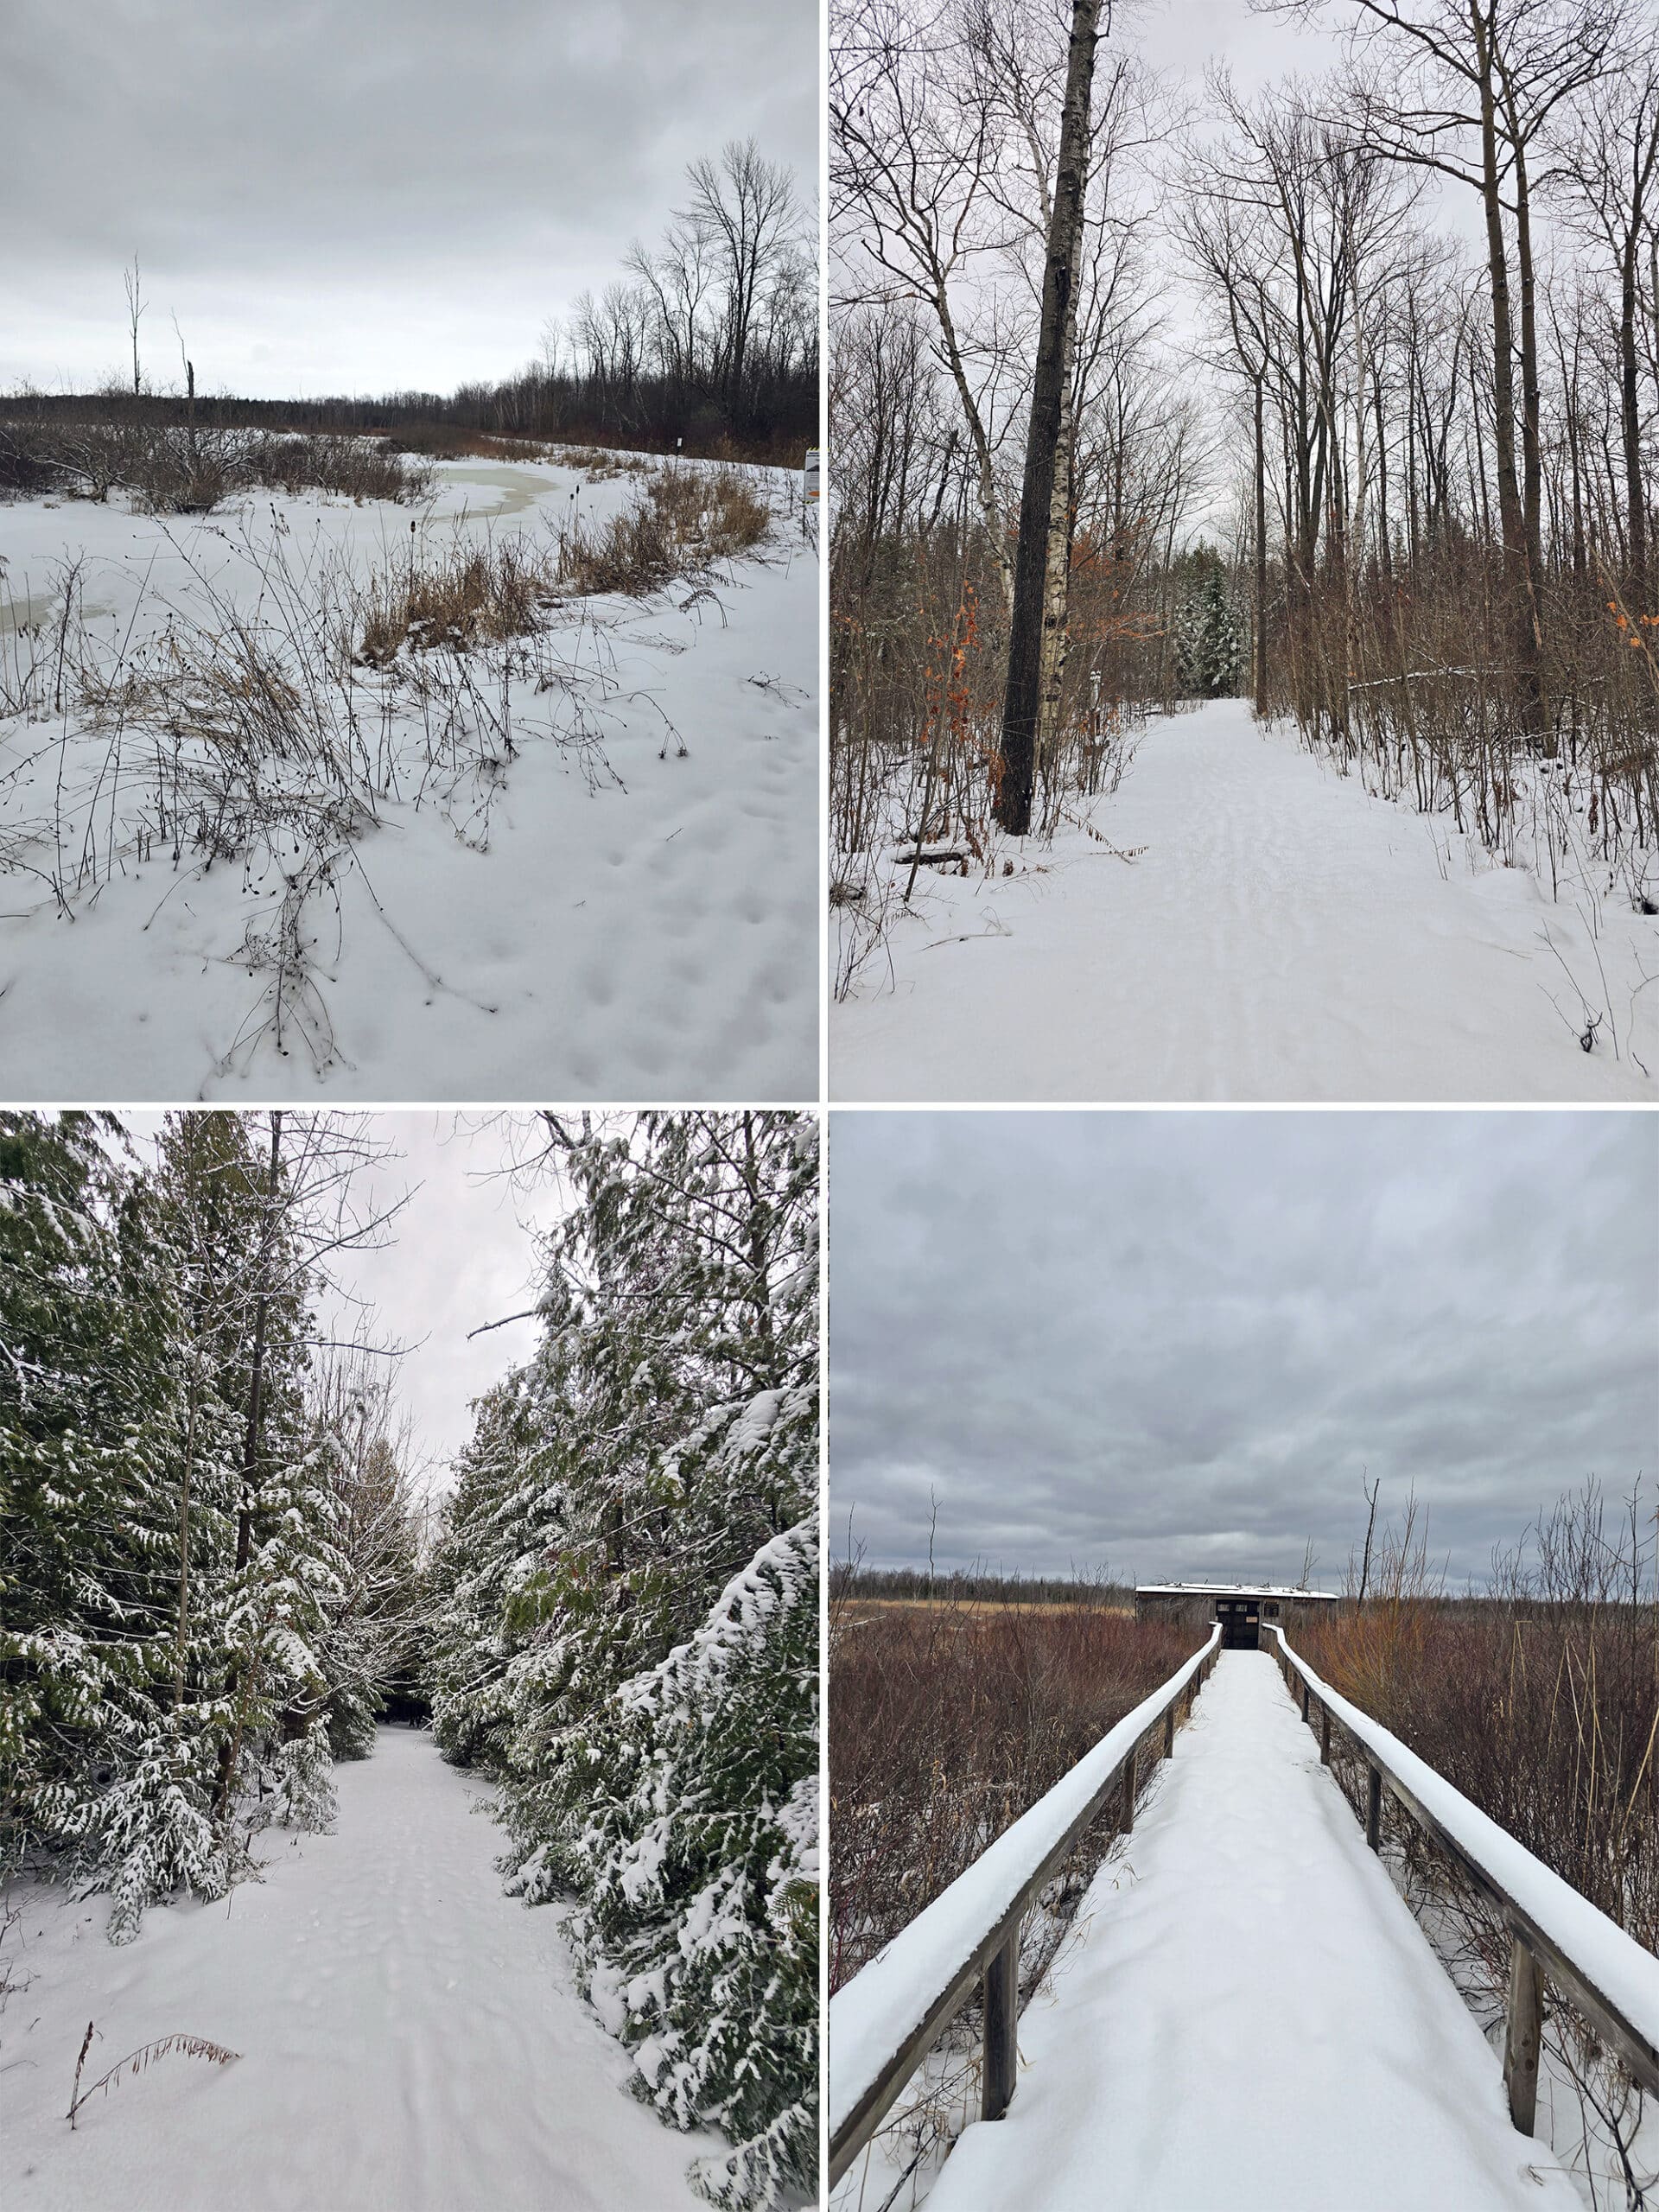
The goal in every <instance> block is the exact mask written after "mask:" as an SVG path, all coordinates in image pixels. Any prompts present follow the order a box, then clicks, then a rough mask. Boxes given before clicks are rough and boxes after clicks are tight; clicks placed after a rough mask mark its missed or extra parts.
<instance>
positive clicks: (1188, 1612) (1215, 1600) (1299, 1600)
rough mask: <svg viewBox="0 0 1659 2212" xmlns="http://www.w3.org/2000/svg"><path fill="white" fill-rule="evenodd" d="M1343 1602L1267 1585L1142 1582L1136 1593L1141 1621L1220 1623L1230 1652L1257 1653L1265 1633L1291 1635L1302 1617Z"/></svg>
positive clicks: (1325, 1595)
mask: <svg viewBox="0 0 1659 2212" xmlns="http://www.w3.org/2000/svg"><path fill="white" fill-rule="evenodd" d="M1339 1602H1340V1601H1339V1600H1338V1599H1337V1598H1335V1597H1333V1596H1332V1595H1331V1593H1330V1592H1328V1591H1324V1590H1278V1589H1274V1587H1273V1586H1271V1585H1270V1584H1268V1583H1264V1582H1143V1583H1141V1585H1139V1586H1138V1587H1137V1588H1136V1590H1135V1618H1137V1619H1138V1620H1147V1619H1165V1620H1170V1619H1173V1620H1185V1621H1190V1622H1192V1624H1193V1625H1194V1626H1195V1627H1196V1626H1198V1625H1200V1624H1207V1623H1209V1622H1211V1621H1219V1623H1220V1624H1221V1641H1222V1646H1223V1649H1225V1650H1228V1651H1255V1650H1257V1649H1259V1648H1260V1646H1261V1642H1262V1630H1263V1629H1264V1628H1273V1627H1279V1628H1282V1629H1283V1630H1285V1631H1286V1633H1287V1635H1288V1634H1290V1633H1292V1632H1293V1631H1294V1625H1295V1623H1296V1621H1297V1620H1298V1618H1301V1619H1306V1618H1307V1617H1308V1616H1309V1615H1310V1614H1311V1613H1313V1612H1317V1611H1319V1608H1320V1607H1321V1606H1323V1605H1337V1604H1338V1603H1339ZM1274 1649H1275V1650H1276V1649H1278V1647H1277V1645H1275V1646H1274Z"/></svg>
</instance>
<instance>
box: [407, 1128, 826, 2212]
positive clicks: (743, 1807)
mask: <svg viewBox="0 0 1659 2212" xmlns="http://www.w3.org/2000/svg"><path fill="white" fill-rule="evenodd" d="M518 1166H519V1172H520V1173H522V1174H524V1175H526V1176H529V1177H531V1178H538V1177H540V1176H543V1175H544V1174H546V1173H550V1172H554V1173H557V1174H558V1175H559V1176H560V1178H561V1179H562V1181H563V1185H564V1186H565V1188H566V1190H567V1192H568V1193H569V1197H570V1198H571V1199H572V1200H573V1201H574V1203H573V1205H572V1210H571V1211H570V1212H569V1214H568V1215H567V1216H566V1217H565V1219H564V1220H563V1223H562V1224H561V1225H560V1226H559V1228H558V1229H557V1230H555V1232H554V1233H553V1235H552V1236H550V1239H549V1240H548V1243H547V1248H546V1265H545V1270H544V1274H543V1288H542V1292H541V1296H540V1300H539V1305H538V1310H539V1313H540V1317H541V1330H542V1334H541V1339H540V1343H539V1344H538V1346H537V1350H536V1351H535V1352H534V1353H532V1355H531V1357H530V1358H529V1359H528V1360H527V1361H526V1362H525V1363H524V1364H523V1365H522V1366H521V1367H518V1368H517V1369H515V1370H513V1372H512V1374H511V1375H509V1376H507V1377H506V1378H505V1381H503V1382H502V1383H499V1384H498V1385H497V1386H496V1387H495V1388H494V1389H492V1390H490V1391H488V1392H486V1394H485V1395H484V1396H483V1397H482V1398H481V1399H480V1401H479V1402H478V1407H477V1425H476V1427H475V1430H474V1436H473V1440H472V1442H471V1444H470V1446H468V1448H467V1451H466V1452H465V1453H464V1454H463V1455H462V1458H461V1462H460V1465H459V1467H458V1469H457V1482H456V1488H455V1491H454V1497H453V1500H452V1502H451V1503H450V1505H449V1508H448V1514H447V1516H446V1521H445V1526H444V1529H443V1533H442V1540H441V1541H440V1543H439V1545H438V1548H437V1551H436V1554H435V1558H434V1560H433V1565H432V1585H433V1590H434V1594H435V1625H434V1631H433V1653H432V1660H431V1676H430V1679H431V1682H432V1687H433V1715H434V1726H435V1732H436V1735H437V1740H438V1743H439V1745H440V1746H441V1747H442V1750H443V1751H444V1752H445V1754H446V1756H447V1757H448V1758H451V1759H453V1760H454V1761H456V1762H457V1763H458V1764H463V1765H467V1766H472V1767H475V1768H478V1769H480V1770H482V1771H484V1772H485V1773H486V1774H488V1775H489V1776H491V1777H493V1779H494V1780H495V1781H496V1783H498V1785H499V1789H500V1793H501V1797H502V1801H503V1804H504V1808H505V1821H506V1824H507V1828H508V1833H509V1835H510V1838H511V1842H510V1846H509V1848H508V1851H507V1854H506V1857H505V1859H504V1861H503V1865H504V1866H505V1868H506V1870H507V1872H508V1878H509V1882H508V1885H509V1887H510V1888H511V1889H512V1890H514V1891H517V1892H518V1894H519V1895H521V1896H523V1897H526V1898H527V1899H529V1900H530V1901H531V1903H532V1904H537V1903H541V1902H543V1901H544V1900H546V1899H549V1898H551V1897H567V1898H575V1900H576V1910H575V1912H574V1914H573V1916H571V1918H570V1919H569V1921H567V1923H566V1927H567V1930H568V1932H569V1934H570V1936H571V1937H572V1939H573V1941H574V1942H575V1948H576V1951H577V1955H578V1960H579V1963H580V1966H581V1968H582V1975H583V1984H584V1987H585V1989H586V1991H587V1993H588V1995H589V1996H590V1997H591V1999H592V2000H593V2002H594V2005H595V2007H596V2008H597V2009H598V2011H599V2012H600V2014H601V2018H603V2019H604V2020H605V2022H606V2024H607V2026H608V2027H609V2028H610V2029H611V2030H612V2031H613V2033H614V2034H617V2035H619V2036H620V2037H621V2039H622V2041H623V2042H624V2044H626V2046H627V2047H628V2048H629V2050H631V2051H632V2054H633V2057H634V2063H635V2066H636V2069H637V2071H636V2074H635V2077H634V2082H633V2088H634V2090H635V2093H636V2094H638V2095H639V2096H640V2097H641V2098H643V2099H645V2101H647V2102H649V2103H650V2104H652V2106H653V2107H654V2108H655V2109H656V2110H657V2111H658V2112H659V2113H661V2114H662V2115H663V2116H664V2119H666V2120H669V2121H670V2122H671V2124H673V2125H674V2126H679V2127H684V2128H690V2127H697V2126H713V2127H715V2128H717V2129H719V2130H720V2131H721V2133H723V2134H725V2135H726V2136H727V2137H728V2139H730V2141H731V2143H732V2145H733V2148H732V2149H731V2151H730V2152H727V2153H724V2154H721V2155H719V2156H717V2157H715V2158H705V2159H700V2160H699V2161H697V2162H696V2165H695V2166H694V2168H693V2179H694V2182H695V2183H696V2186H697V2187H698V2188H699V2189H700V2190H701V2191H702V2194H703V2195H705V2196H708V2197H709V2198H710V2200H711V2201H712V2202H715V2203H717V2204H721V2205H723V2206H727V2207H728V2208H732V2212H749V2209H750V2208H753V2209H754V2212H760V2208H764V2207H770V2206H774V2205H777V2204H779V2203H784V2202H802V2203H804V2202H809V2201H810V2200H811V2199H812V2198H813V2196H814V2195H815V2193H816V2190H817V2010H818V2007H817V1955H818V1886H817V1851H818V1804H817V1790H818V1748H817V1680H818V1570H817V1560H818V1543H817V1461H818V1389H817V1360H818V1350H817V1338H818V1327H817V1284H818V1274H817V1127H816V1124H815V1122H814V1121H813V1118H812V1117H811V1116H810V1115H796V1114H782V1113H753V1112H745V1113H738V1114H678V1115H667V1114H661V1115H646V1116H641V1117H640V1118H639V1120H638V1121H637V1122H633V1123H632V1124H631V1125H626V1126H622V1127H619V1128H607V1127H605V1126H603V1125H602V1124H588V1123H586V1122H584V1123H583V1124H582V1126H580V1127H578V1126H576V1125H574V1124H570V1123H567V1122H563V1121H561V1120H560V1119H559V1118H558V1117H557V1116H543V1119H542V1122H541V1123H540V1126H539V1128H537V1130H535V1131H533V1132H531V1135H530V1137H529V1138H528V1139H527V1140H526V1141H524V1143H523V1144H522V1146H521V1150H520V1154H519V1162H518Z"/></svg>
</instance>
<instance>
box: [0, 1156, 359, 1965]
mask: <svg viewBox="0 0 1659 2212" xmlns="http://www.w3.org/2000/svg"><path fill="white" fill-rule="evenodd" d="M256 1126H257V1133H258V1138H259V1140H260V1141H256V1136H255V1129H256ZM331 1145H332V1139H331V1135H330V1132H329V1129H328V1128H327V1119H326V1117H316V1119H315V1121H314V1122H312V1123H310V1124H309V1125H308V1129H307V1131H306V1133H305V1134H304V1135H303V1138H302V1144H301V1147H300V1158H299V1176H298V1179H295V1178H293V1177H290V1175H289V1171H288V1168H287V1166H286V1164H285V1162H284V1160H283V1151H282V1119H281V1117H280V1116H270V1118H269V1120H268V1121H264V1122H260V1123H259V1124H257V1125H256V1124H255V1122H254V1121H253V1119H252V1117H248V1116H237V1115H233V1114H225V1113H201V1114H188V1115H180V1116H175V1117H173V1119H172V1121H171V1122H169V1123H168V1127H167V1128H166V1131H165V1133H164V1134H163V1135H162V1138H161V1140H160V1141H159V1144H158V1145H157V1147H156V1163H155V1166H154V1167H153V1168H150V1167H146V1166H142V1165H140V1164H139V1163H138V1161H137V1158H136V1156H135V1155H134V1153H133V1150H132V1148H131V1147H130V1145H129V1144H128V1143H127V1142H126V1140H125V1136H124V1132H123V1130H122V1128H121V1127H120V1125H119V1123H118V1122H117V1121H116V1120H115V1119H114V1118H113V1117H111V1116H98V1117H94V1116H86V1115H64V1116H57V1117H51V1116H43V1115H38V1114H16V1113H13V1114H6V1115H0V1869H4V1868H7V1867H12V1866H18V1865H20V1864H22V1863H26V1862H27V1863H30V1864H35V1865H37V1866H41V1868H42V1869H43V1871H48V1872H60V1873H63V1874H65V1875H67V1876H69V1877H71V1878H74V1879H75V1880H77V1881H79V1882H80V1883H82V1884H83V1885H85V1886H86V1888H88V1889H92V1888H97V1889H104V1890H107V1891H109V1892H110V1895H111V1915H110V1921H109V1932H110V1934H111V1937H113V1938H114V1939H115V1940H117V1941H121V1940H124V1939H125V1938H126V1937H128V1936H132V1935H134V1934H136V1933H137V1929H138V1926H139V1923H140V1919H141V1917H142V1915H143V1911H144V1910H145V1908H146V1907H147V1906H148V1905H149V1904H152V1903H153V1902H155V1901H156V1900H157V1899H160V1898H163V1897H168V1896H171V1895H173V1894H175V1892H177V1891H191V1892H194V1894H195V1895H197V1896H200V1897H215V1896H219V1895H222V1894H223V1892H224V1891H225V1889H226V1886H227V1885H228V1884H229V1883H230V1882H231V1881H232V1879H233V1878H235V1876H236V1875H237V1873H238V1872H240V1871H241V1869H242V1868H243V1866H245V1860H246V1838H247V1836H248V1834H249V1833H250V1832H251V1829H252V1828H253V1827H257V1826H258V1825H260V1824H262V1823H264V1822H265V1821H270V1820H271V1819H281V1820H286V1821H291V1822H295V1823H303V1824H309V1825H320V1824H326V1822H327V1821H328V1819H329V1818H330V1817H331V1811H332V1783H331V1781H330V1778H329V1777H330V1770H331V1765H332V1759H331V1730H332V1725H333V1722H334V1714H335V1710H336V1705H337V1701H339V1700H342V1699H344V1700H349V1699H350V1698H351V1697H353V1696H356V1697H359V1699H360V1697H361V1696H362V1695H363V1694H365V1693H364V1685H365V1681H367V1680H368V1679H369V1677H368V1676H365V1669H364V1667H363V1665H362V1663H361V1653H360V1649H359V1647H360V1645H361V1643H362V1638H361V1637H360V1635H359V1637H357V1640H356V1643H353V1644H352V1646H351V1649H349V1650H348V1649H347V1646H346V1643H342V1642H341V1641H340V1637H339V1635H338V1630H339V1629H340V1623H341V1620H342V1618H344V1617H345V1616H346V1613H347V1612H348V1611H350V1608H351V1605H352V1603H353V1592H355V1591H356V1590H357V1588H358V1586H359V1581H360V1579H361V1578H360V1574H359V1561H358V1559H357V1554H356V1551H355V1550H354V1547H356V1546H357V1545H358V1544H359V1539H360V1537H361V1534H362V1531H361V1528H360V1526H359V1522H358V1521H357V1520H355V1519H354V1518H353V1493H352V1491H351V1489H350V1487H349V1486H346V1487H342V1486H341V1484H340V1483H339V1482H338V1481H337V1480H336V1479H334V1475H335V1471H336V1470H337V1466H338V1462H339V1446H338V1440H337V1439H334V1437H332V1436H331V1434H330V1433H329V1431H328V1427H327V1422H326V1421H321V1422H320V1421H319V1418H318V1410H317V1408H316V1407H315V1405H314V1404H312V1403H310V1402H308V1395H307V1383H308V1362H309V1357H310V1354H309V1350H308V1336H309V1332H310V1327H311V1324H310V1320H309V1302H310V1299H311V1296H312V1294H313V1291H314V1289H315V1282H316V1280H317V1276H316V1269H315V1257H314V1255H315V1252H316V1250H317V1249H319V1248H320V1244H321V1242H322V1241H324V1240H321V1239H320V1238H318V1237H317V1236H315V1235H314V1234H312V1233H311V1231H310V1230H309V1228H308V1222H307V1216H306V1211H305V1203H304V1202H305V1194H306V1188H307V1184H306V1178H307V1177H309V1179H310V1185H311V1186H312V1187H315V1186H316V1185H318V1184H319V1183H321V1181H322V1180H323V1174H324V1172H326V1173H327V1176H328V1177H331V1178H332V1179H333V1180H334V1186H335V1187H336V1188H338V1187H339V1185H340V1178H341V1177H342V1176H345V1175H348V1174H349V1172H350V1159H351V1153H350V1147H349V1145H348V1147H346V1152H345V1154H344V1156H343V1157H344V1164H343V1165H342V1163H341V1159H340V1157H337V1156H336V1155H337V1154H338V1151H339V1148H338V1147H334V1148H333V1149H332V1150H331ZM319 1162H320V1163H321V1171H320V1169H319V1165H318V1163H319ZM377 1604H378V1605H379V1607H380V1610H381V1611H384V1599H380V1600H377ZM359 1610H360V1608H359ZM331 1635H332V1636H333V1637H334V1642H333V1643H331V1642H330V1637H331ZM355 1717H356V1719H357V1720H358V1722H359V1727H360V1722H361V1719H362V1711H361V1708H360V1706H359V1710H358V1711H357V1713H356V1715H355Z"/></svg>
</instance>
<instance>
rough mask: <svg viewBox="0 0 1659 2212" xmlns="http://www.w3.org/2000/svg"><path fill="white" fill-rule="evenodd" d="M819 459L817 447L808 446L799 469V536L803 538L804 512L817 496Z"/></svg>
mask: <svg viewBox="0 0 1659 2212" xmlns="http://www.w3.org/2000/svg"><path fill="white" fill-rule="evenodd" d="M819 459H820V454H819V451H818V448H817V446H809V447H808V448H807V449H806V460H805V462H804V465H803V467H802V469H801V535H802V536H803V537H804V536H805V535H806V511H807V509H808V508H809V507H810V505H811V504H812V502H813V500H814V499H817V496H818V491H819V483H820V478H819V474H818V461H819Z"/></svg>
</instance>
